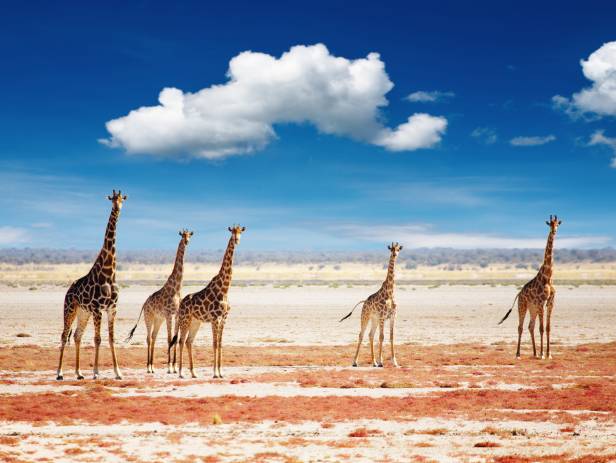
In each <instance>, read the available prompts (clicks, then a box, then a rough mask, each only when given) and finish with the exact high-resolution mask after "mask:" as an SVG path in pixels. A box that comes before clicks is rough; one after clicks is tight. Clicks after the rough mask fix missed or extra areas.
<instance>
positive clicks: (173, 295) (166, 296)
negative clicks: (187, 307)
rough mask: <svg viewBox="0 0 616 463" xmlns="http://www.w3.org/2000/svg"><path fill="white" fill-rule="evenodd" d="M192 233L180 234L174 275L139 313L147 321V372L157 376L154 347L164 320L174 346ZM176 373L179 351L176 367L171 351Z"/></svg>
mask: <svg viewBox="0 0 616 463" xmlns="http://www.w3.org/2000/svg"><path fill="white" fill-rule="evenodd" d="M193 234H194V233H193V232H192V231H188V230H186V229H185V230H180V232H179V235H180V236H181V239H180V243H179V244H178V250H177V253H176V255H175V264H174V266H173V271H172V272H171V275H169V278H168V279H167V281H166V282H165V284H164V285H163V287H162V288H161V289H159V290H158V291H156V292H155V293H153V294H152V295H150V296H149V297H148V298H147V299H146V301H145V303H144V304H143V307H142V308H141V312H140V313H139V318H141V314H142V313H143V319H144V321H145V330H146V340H147V348H148V360H147V372H148V373H154V346H155V345H156V336H157V335H158V330H159V329H160V326H161V325H162V323H163V320H164V321H166V323H167V344H168V345H169V344H171V337H172V330H173V317H175V315H177V312H178V308H179V307H180V300H181V298H182V297H181V294H180V293H181V292H182V277H183V273H184V252H185V250H186V246H188V243H189V242H190V238H191V237H192V236H193ZM139 318H137V323H135V326H134V327H133V329H132V330H131V331H130V333H129V335H128V338H127V339H126V342H128V341H130V340H131V339H132V337H133V334H135V329H136V328H137V325H138V324H139ZM172 367H173V372H174V373H176V369H175V349H174V351H173V364H172V362H171V349H168V352H167V373H171V371H172Z"/></svg>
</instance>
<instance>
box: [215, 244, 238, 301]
mask: <svg viewBox="0 0 616 463" xmlns="http://www.w3.org/2000/svg"><path fill="white" fill-rule="evenodd" d="M234 251H235V240H234V239H233V236H232V237H231V238H230V239H229V244H227V250H226V251H225V255H224V257H223V258H222V265H221V266H220V272H218V276H219V278H220V281H221V291H222V293H224V294H226V293H227V292H228V291H229V286H231V278H232V276H233V252H234Z"/></svg>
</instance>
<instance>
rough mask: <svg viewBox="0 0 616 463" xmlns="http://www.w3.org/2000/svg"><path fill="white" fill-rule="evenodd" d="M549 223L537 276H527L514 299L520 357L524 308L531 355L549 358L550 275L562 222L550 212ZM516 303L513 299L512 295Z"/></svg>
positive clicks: (552, 298) (552, 297) (554, 292)
mask: <svg viewBox="0 0 616 463" xmlns="http://www.w3.org/2000/svg"><path fill="white" fill-rule="evenodd" d="M545 223H546V224H547V225H548V226H549V227H550V232H549V234H548V240H547V244H546V246H545V254H544V257H543V265H541V268H540V269H539V272H538V273H537V276H536V277H535V278H533V279H532V280H530V281H529V282H528V283H526V284H525V285H524V287H523V288H522V289H521V290H520V292H519V293H518V295H517V296H516V299H518V315H519V321H518V348H517V350H516V354H515V355H516V358H518V359H519V358H520V343H521V341H522V331H523V329H524V327H523V325H524V318H525V317H526V312H529V313H530V322H529V324H528V331H530V338H531V341H532V343H533V356H534V357H536V358H541V359H543V358H545V357H547V358H549V359H551V358H552V354H551V353H550V325H551V320H552V310H553V309H554V298H555V297H556V288H554V282H553V279H552V275H553V272H554V239H555V238H556V232H557V230H558V227H559V226H560V224H561V223H562V222H561V221H560V220H558V217H557V216H550V220H549V221H546V222H545ZM513 302H514V306H515V299H514V301H513ZM512 310H513V307H512V308H511V309H509V312H507V314H505V316H504V317H503V319H502V320H501V321H500V322H499V325H500V324H501V323H503V322H504V321H505V320H506V319H507V317H508V316H509V314H510V313H511V311H512ZM537 316H539V334H540V336H541V346H540V352H539V355H537V347H536V344H535V321H536V319H537ZM544 317H545V333H546V353H545V356H544V354H543V332H544Z"/></svg>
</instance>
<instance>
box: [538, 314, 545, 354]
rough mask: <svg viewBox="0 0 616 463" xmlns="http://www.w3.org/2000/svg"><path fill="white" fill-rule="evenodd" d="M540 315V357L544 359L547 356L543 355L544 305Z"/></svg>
mask: <svg viewBox="0 0 616 463" xmlns="http://www.w3.org/2000/svg"><path fill="white" fill-rule="evenodd" d="M538 315H539V337H540V343H539V358H541V360H543V359H544V358H545V356H544V355H543V315H544V310H543V307H541V309H540V310H539V314H538Z"/></svg>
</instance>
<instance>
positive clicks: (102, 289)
mask: <svg viewBox="0 0 616 463" xmlns="http://www.w3.org/2000/svg"><path fill="white" fill-rule="evenodd" d="M107 198H108V199H109V200H110V201H111V202H112V206H111V214H110V215H109V221H108V222H107V229H106V231H105V241H104V243H103V248H102V249H101V251H100V253H99V254H98V257H97V258H96V261H95V262H94V265H93V266H92V269H91V270H90V272H88V274H87V275H86V276H84V277H81V278H80V279H78V280H77V281H75V282H74V283H73V284H72V285H71V286H70V288H69V290H68V291H67V293H66V296H65V298H64V330H63V331H62V336H61V338H60V341H61V347H60V361H59V364H58V375H57V379H59V380H60V379H64V375H63V373H62V359H63V357H64V347H65V345H66V343H67V342H68V338H69V336H70V330H71V326H72V325H73V322H74V321H75V318H77V328H76V329H75V375H76V376H77V379H83V375H82V374H81V370H80V363H79V350H80V347H81V337H82V336H83V332H84V330H85V329H86V326H87V324H88V320H90V317H92V319H93V321H94V347H95V350H94V379H96V378H97V377H98V354H99V347H100V344H101V320H102V316H103V312H105V311H106V312H107V321H108V325H109V347H110V349H111V359H112V361H113V370H114V372H115V376H116V379H122V375H121V374H120V368H119V367H118V360H117V357H116V352H115V345H114V323H115V316H116V306H117V303H118V294H119V288H118V285H116V247H115V242H116V225H117V222H118V218H119V217H120V211H121V209H122V203H123V202H124V201H126V199H127V196H122V192H121V191H118V192H117V193H116V191H115V190H113V194H112V195H111V196H108V197H107Z"/></svg>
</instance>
